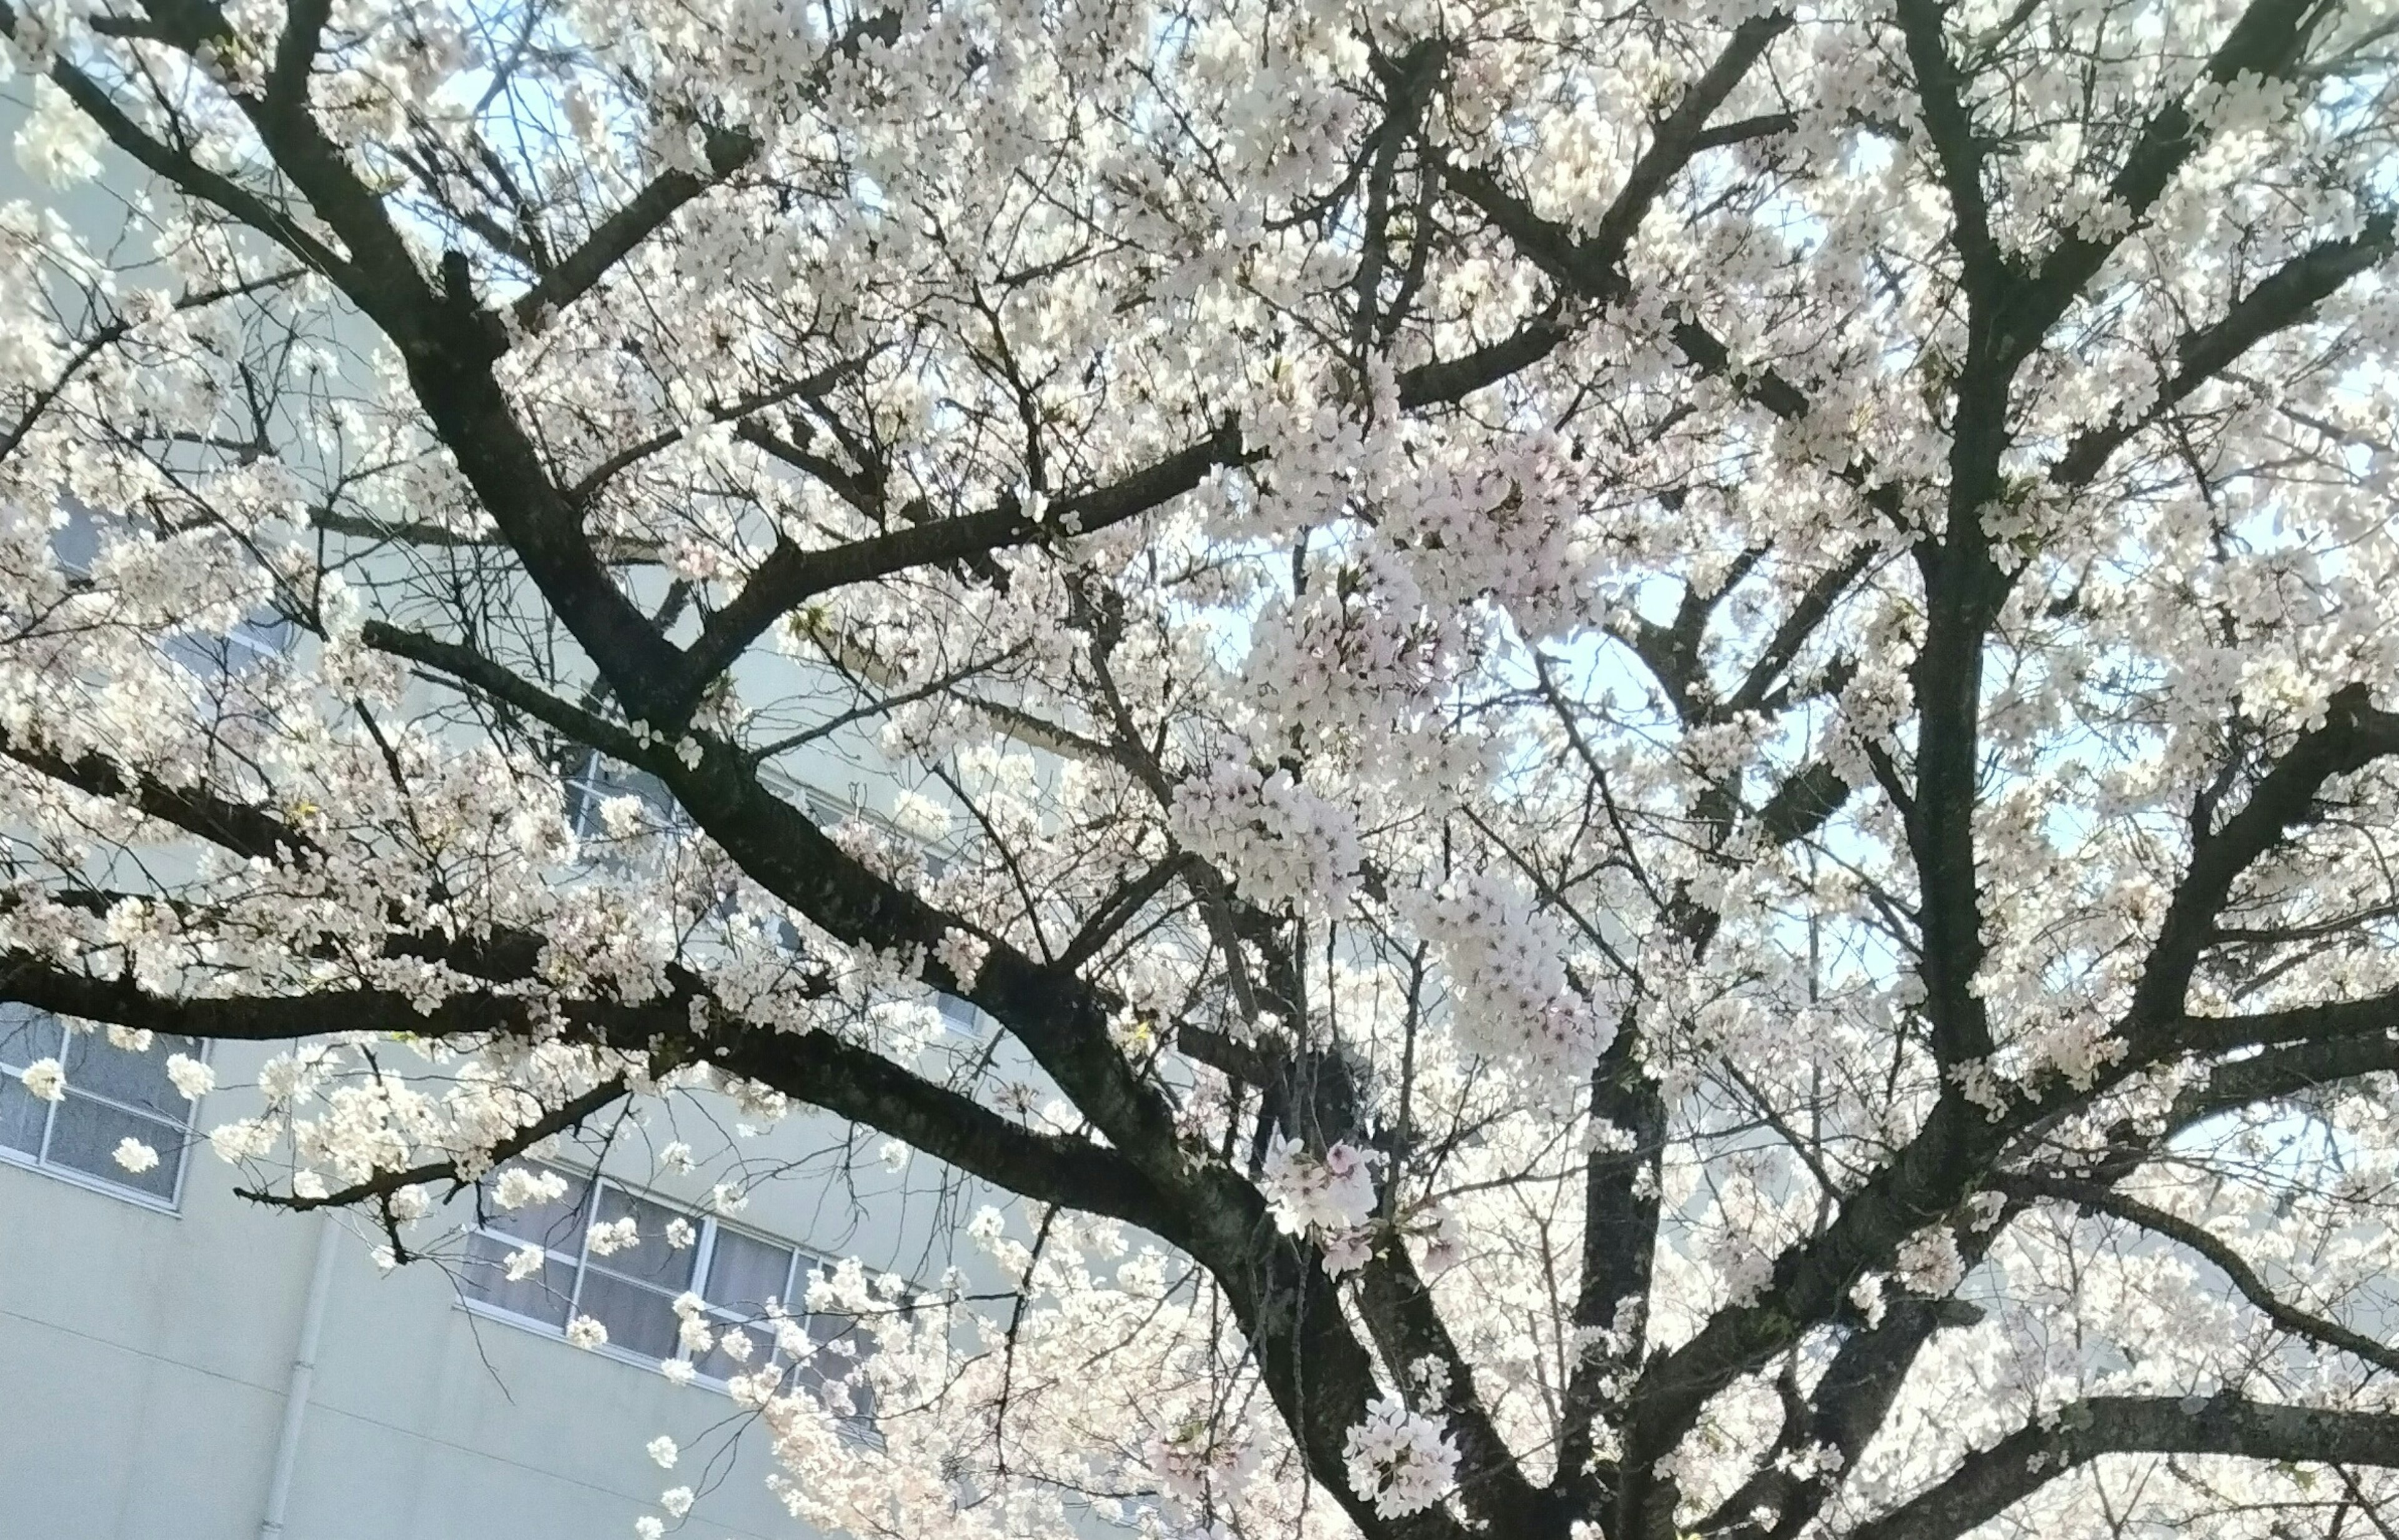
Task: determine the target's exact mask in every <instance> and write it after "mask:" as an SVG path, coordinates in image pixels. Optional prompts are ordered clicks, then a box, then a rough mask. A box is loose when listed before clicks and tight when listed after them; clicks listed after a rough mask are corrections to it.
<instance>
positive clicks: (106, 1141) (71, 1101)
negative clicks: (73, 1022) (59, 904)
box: [0, 1005, 205, 1202]
mask: <svg viewBox="0 0 2399 1540" xmlns="http://www.w3.org/2000/svg"><path fill="white" fill-rule="evenodd" d="M204 1047H205V1045H204V1044H202V1043H201V1042H200V1040H199V1039H197V1038H192V1037H173V1036H161V1037H157V1038H154V1039H153V1040H152V1042H151V1044H150V1047H149V1049H148V1050H147V1051H146V1052H141V1053H136V1052H134V1051H133V1050H132V1049H130V1048H120V1047H117V1046H116V1045H115V1044H114V1043H111V1042H110V1041H109V1040H108V1037H107V1035H106V1033H101V1032H75V1033H69V1032H67V1031H65V1030H64V1029H63V1027H61V1024H60V1022H59V1020H58V1019H57V1018H56V1017H53V1016H51V1015H49V1014H48V1013H47V1012H45V1011H37V1010H33V1009H30V1008H28V1007H26V1006H18V1005H6V1006H0V1150H6V1151H7V1152H8V1153H9V1155H10V1157H11V1158H13V1159H18V1160H21V1161H27V1162H31V1163H33V1164H34V1165H37V1166H42V1167H46V1168H48V1169H52V1170H58V1171H72V1172H75V1173H76V1174H77V1175H79V1176H84V1177H88V1178H91V1179H93V1180H96V1181H98V1182H104V1183H106V1184H107V1185H109V1186H111V1187H115V1188H118V1189H121V1190H123V1191H125V1192H128V1193H134V1194H139V1195H140V1196H143V1197H145V1198H155V1199H157V1200H159V1201H161V1202H172V1201H173V1200H174V1196H175V1188H176V1184H177V1178H178V1177H180V1176H181V1175H182V1172H183V1158H184V1155H185V1151H186V1147H187V1146H188V1144H189V1143H190V1138H189V1135H190V1131H191V1127H192V1114H193V1110H194V1109H193V1106H192V1103H191V1102H190V1101H186V1100H185V1099H184V1097H183V1093H182V1092H181V1091H178V1090H177V1089H175V1087H174V1083H173V1082H172V1081H171V1080H169V1078H168V1076H167V1060H168V1059H169V1057H170V1056H171V1055H174V1054H178V1053H181V1054H187V1055H189V1056H191V1057H193V1058H198V1057H200V1055H201V1053H202V1051H203V1049H204ZM43 1059H60V1060H62V1062H63V1067H64V1069H65V1073H66V1094H65V1095H64V1096H63V1097H62V1098H61V1100H59V1101H43V1100H41V1099H40V1098H38V1097H36V1096H34V1094H33V1093H32V1092H31V1091H28V1090H27V1089H26V1088H25V1087H24V1083H23V1081H22V1080H21V1079H20V1075H21V1074H22V1072H23V1071H24V1070H25V1069H26V1068H27V1067H28V1066H30V1065H32V1064H33V1063H34V1062H35V1061H36V1060H43ZM129 1139H130V1140H132V1141H134V1142H136V1143H138V1144H145V1145H147V1146H149V1148H150V1150H151V1152H152V1153H153V1154H155V1155H156V1156H157V1157H158V1158H157V1161H156V1164H155V1165H153V1166H151V1167H150V1169H147V1170H143V1171H134V1170H129V1169H126V1168H125V1167H124V1166H122V1165H120V1164H119V1163H118V1161H117V1159H116V1152H117V1149H118V1147H119V1146H120V1145H121V1144H123V1143H124V1141H127V1140H129Z"/></svg>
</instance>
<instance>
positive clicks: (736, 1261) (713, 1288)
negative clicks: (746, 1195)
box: [458, 1162, 873, 1419]
mask: <svg viewBox="0 0 2399 1540" xmlns="http://www.w3.org/2000/svg"><path fill="white" fill-rule="evenodd" d="M516 1167H517V1169H532V1170H536V1171H537V1170H545V1169H549V1168H545V1167H539V1166H534V1165H533V1164H532V1163H530V1162H519V1163H516ZM508 1169H511V1168H508V1167H504V1168H502V1169H500V1170H498V1171H495V1172H494V1173H492V1175H491V1176H489V1177H487V1178H485V1179H484V1184H483V1191H482V1201H481V1209H480V1213H479V1217H478V1218H477V1219H476V1221H475V1228H474V1229H473V1230H471V1231H470V1232H469V1234H468V1241H467V1258H466V1262H465V1264H464V1265H463V1266H462V1267H461V1268H460V1270H459V1279H458V1287H459V1293H460V1295H461V1296H462V1297H463V1298H465V1299H467V1300H468V1301H471V1302H473V1303H475V1304H483V1305H489V1306H491V1307H493V1308H495V1309H499V1310H505V1311H508V1313H510V1314H511V1315H513V1316H515V1317H519V1318H521V1319H524V1320H528V1321H536V1322H540V1323H542V1324H544V1325H546V1326H548V1327H549V1328H550V1329H551V1330H553V1331H563V1330H564V1329H565V1327H566V1326H567V1324H568V1322H569V1321H570V1320H572V1319H573V1318H574V1317H576V1316H588V1317H591V1318H592V1319H594V1320H596V1321H598V1322H599V1323H600V1324H601V1325H602V1326H603V1327H605V1328H607V1331H608V1342H607V1346H608V1348H609V1350H611V1351H613V1352H618V1353H626V1354H631V1355H634V1356H637V1357H641V1358H654V1359H670V1358H685V1359H686V1360H687V1361H688V1362H689V1363H690V1364H691V1366H692V1368H693V1370H694V1371H695V1372H696V1373H698V1375H699V1376H700V1377H701V1378H702V1379H704V1380H707V1381H712V1382H715V1383H718V1384H722V1383H723V1382H724V1381H725V1380H727V1379H730V1378H732V1377H733V1376H734V1375H737V1374H754V1373H756V1372H757V1371H759V1370H761V1369H763V1368H766V1367H767V1366H769V1365H770V1364H771V1365H775V1366H778V1367H780V1368H783V1369H784V1370H786V1371H793V1357H792V1356H791V1355H788V1354H783V1353H779V1352H778V1350H777V1347H776V1325H777V1322H776V1321H775V1320H774V1319H773V1318H771V1317H769V1316H768V1315H767V1306H768V1304H770V1303H779V1304H788V1303H789V1302H790V1300H791V1298H792V1296H793V1293H794V1291H795V1290H794V1286H793V1272H794V1270H795V1268H796V1267H797V1266H798V1264H799V1260H800V1252H799V1251H798V1250H797V1249H796V1248H794V1247H791V1246H787V1245H783V1244H781V1243H779V1242H777V1241H771V1240H767V1239H766V1238H764V1237H763V1236H752V1235H748V1234H745V1233H743V1232H741V1231H739V1230H734V1229H729V1228H727V1227H725V1225H722V1224H720V1223H717V1221H716V1219H715V1218H714V1216H712V1215H709V1214H699V1213H691V1212H688V1211H686V1210H683V1209H674V1208H671V1207H670V1206H668V1205H666V1204H663V1203H660V1202H658V1201H657V1200H656V1199H654V1198H649V1197H645V1196H642V1195H641V1194H639V1193H632V1192H628V1191H626V1190H625V1189H624V1188H621V1187H618V1186H617V1185H615V1184H614V1183H610V1182H601V1183H599V1184H598V1186H597V1188H596V1190H595V1188H594V1186H593V1184H592V1182H590V1179H589V1178H579V1177H573V1176H570V1175H569V1174H568V1173H566V1172H564V1171H560V1172H557V1173H556V1174H558V1175H559V1176H561V1177H562V1178H565V1179H566V1180H567V1181H568V1182H569V1183H570V1186H569V1188H568V1191H567V1193H566V1195H565V1196H563V1197H562V1198H561V1199H560V1200H559V1201H558V1202H556V1203H550V1204H542V1205H528V1206H526V1207H524V1208H521V1209H514V1210H508V1209H501V1208H500V1207H499V1206H498V1205H497V1203H496V1202H495V1201H494V1200H493V1196H492V1189H493V1188H494V1187H495V1186H496V1185H497V1183H498V1182H499V1181H500V1180H501V1179H502V1177H503V1176H505V1175H506V1173H507V1171H508ZM587 1200H588V1201H587ZM587 1218H588V1219H589V1221H590V1223H591V1224H592V1225H593V1226H594V1227H597V1226H600V1225H609V1226H614V1225H616V1224H617V1223H621V1222H622V1221H625V1220H629V1219H630V1220H631V1221H632V1223H633V1236H632V1240H631V1243H630V1244H629V1245H618V1244H617V1236H616V1235H615V1234H614V1233H613V1232H612V1234H611V1236H610V1237H609V1239H608V1241H607V1242H606V1243H605V1244H607V1245H608V1247H609V1250H607V1251H606V1252H605V1253H604V1254H603V1252H602V1251H601V1250H598V1249H597V1248H596V1247H595V1246H593V1244H592V1236H590V1234H589V1233H587V1232H586V1231H585V1229H584V1228H583V1225H584V1222H585V1220H586V1219H587ZM678 1221H680V1222H681V1223H684V1224H686V1225H688V1226H690V1228H691V1230H692V1232H693V1235H694V1243H693V1244H692V1245H690V1246H686V1247H681V1248H677V1247H673V1246H670V1245H669V1244H668V1243H667V1227H668V1226H669V1225H670V1224H671V1223H676V1222H678ZM527 1240H532V1241H535V1242H537V1243H539V1244H540V1245H541V1246H542V1247H543V1248H544V1250H545V1256H544V1259H543V1263H542V1265H541V1267H540V1268H539V1269H538V1271H536V1272H535V1274H534V1275H533V1276H532V1277H525V1278H522V1279H516V1280H511V1279H509V1278H508V1272H507V1269H508V1259H509V1257H510V1256H511V1255H512V1254H513V1253H514V1252H515V1251H516V1250H518V1249H519V1248H520V1247H522V1245H523V1244H524V1243H525V1241H527ZM703 1259H704V1260H705V1267H704V1269H703V1268H702V1267H701V1263H702V1261H703ZM809 1265H811V1266H813V1265H815V1263H809ZM805 1287H806V1279H805V1277H803V1278H802V1280H801V1284H800V1289H802V1290H805ZM687 1289H688V1290H695V1291H697V1292H698V1294H699V1296H700V1297H701V1298H702V1299H704V1300H706V1301H707V1302H708V1305H709V1315H710V1319H709V1326H710V1329H711V1330H712V1332H714V1333H715V1337H716V1341H715V1343H714V1344H712V1345H711V1346H710V1347H709V1348H708V1349H707V1350H705V1351H703V1352H698V1353H694V1352H690V1351H689V1350H688V1349H686V1348H685V1347H684V1343H683V1331H682V1328H683V1320H682V1317H679V1316H677V1315H676V1314H675V1311H674V1302H675V1299H676V1298H677V1297H678V1296H679V1295H681V1294H682V1293H683V1292H684V1290H687ZM795 1319H796V1321H797V1323H798V1325H799V1326H800V1328H801V1329H802V1330H803V1331H805V1332H806V1336H807V1338H808V1340H809V1342H810V1343H811V1344H817V1345H816V1346H815V1347H814V1348H813V1349H812V1350H811V1351H810V1352H808V1353H806V1354H804V1355H801V1366H800V1367H799V1368H797V1370H796V1371H793V1380H794V1381H795V1382H796V1383H803V1384H822V1383H823V1382H824V1381H826V1380H827V1379H835V1380H846V1379H847V1378H848V1376H849V1374H850V1371H852V1370H853V1369H854V1368H855V1367H856V1365H857V1363H858V1361H859V1359H860V1358H861V1357H863V1356H864V1355H865V1354H866V1353H867V1352H869V1351H871V1350H872V1346H873V1344H872V1342H871V1341H870V1340H869V1339H868V1338H867V1337H866V1336H865V1334H864V1333H862V1332H861V1331H858V1330H857V1329H856V1327H855V1325H854V1324H853V1323H852V1322H850V1321H849V1320H848V1319H847V1318H846V1317H810V1316H807V1315H805V1314H800V1315H797V1316H796V1317H795ZM728 1331H739V1332H740V1333H741V1335H742V1336H744V1337H746V1338H747V1339H748V1341H749V1347H750V1350H749V1352H748V1353H746V1354H744V1355H742V1356H740V1357H738V1358H737V1357H735V1356H734V1355H732V1354H729V1353H727V1352H725V1349H724V1347H723V1346H722V1345H721V1344H722V1343H723V1341H724V1337H725V1333H726V1332H728ZM842 1397H843V1393H841V1392H836V1393H835V1398H836V1399H837V1400H839V1399H842ZM844 1409H845V1411H846V1412H847V1414H848V1415H850V1416H853V1417H858V1418H861V1419H863V1418H865V1417H866V1416H867V1415H868V1412H869V1410H870V1409H869V1408H868V1405H867V1402H866V1398H865V1393H864V1392H863V1391H862V1390H858V1391H854V1392H850V1393H848V1399H847V1402H846V1403H845V1408H844Z"/></svg>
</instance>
